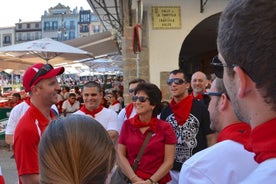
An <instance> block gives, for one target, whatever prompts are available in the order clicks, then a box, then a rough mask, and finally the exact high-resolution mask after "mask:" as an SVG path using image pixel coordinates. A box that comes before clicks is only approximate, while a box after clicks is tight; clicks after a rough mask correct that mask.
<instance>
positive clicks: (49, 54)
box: [0, 38, 93, 64]
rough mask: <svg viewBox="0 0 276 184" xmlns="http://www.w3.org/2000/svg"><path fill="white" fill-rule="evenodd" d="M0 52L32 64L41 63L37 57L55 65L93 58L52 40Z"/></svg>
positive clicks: (22, 45)
mask: <svg viewBox="0 0 276 184" xmlns="http://www.w3.org/2000/svg"><path fill="white" fill-rule="evenodd" d="M0 52H4V53H6V55H10V56H13V57H19V58H21V59H22V60H23V61H29V62H32V63H36V62H38V61H39V60H38V58H37V57H39V58H41V59H42V60H44V61H46V62H47V63H48V61H49V60H51V63H53V64H58V63H61V62H67V61H74V60H78V59H84V58H92V57H93V55H92V53H89V52H87V51H84V50H81V49H79V48H76V47H72V46H70V45H67V44H64V43H62V42H58V41H55V40H52V39H50V38H43V39H40V40H34V41H29V42H24V43H20V44H16V45H10V46H7V47H2V48H0Z"/></svg>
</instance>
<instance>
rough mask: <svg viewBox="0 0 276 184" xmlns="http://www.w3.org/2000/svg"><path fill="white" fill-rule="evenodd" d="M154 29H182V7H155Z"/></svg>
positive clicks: (153, 16)
mask: <svg viewBox="0 0 276 184" xmlns="http://www.w3.org/2000/svg"><path fill="white" fill-rule="evenodd" d="M152 29H181V11H180V6H153V7H152Z"/></svg>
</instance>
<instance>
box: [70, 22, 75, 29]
mask: <svg viewBox="0 0 276 184" xmlns="http://www.w3.org/2000/svg"><path fill="white" fill-rule="evenodd" d="M70 29H75V23H74V21H70Z"/></svg>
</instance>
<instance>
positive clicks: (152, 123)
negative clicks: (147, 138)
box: [129, 114, 157, 132]
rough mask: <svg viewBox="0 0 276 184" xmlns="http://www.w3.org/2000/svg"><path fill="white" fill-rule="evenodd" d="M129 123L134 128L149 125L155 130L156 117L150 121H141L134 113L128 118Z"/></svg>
mask: <svg viewBox="0 0 276 184" xmlns="http://www.w3.org/2000/svg"><path fill="white" fill-rule="evenodd" d="M129 121H130V123H131V124H132V125H133V126H135V127H136V128H143V127H147V126H149V127H150V128H151V129H152V130H153V131H154V132H155V131H156V122H157V117H154V118H151V120H150V122H142V121H140V119H139V115H138V114H136V115H135V116H134V117H133V118H131V119H129Z"/></svg>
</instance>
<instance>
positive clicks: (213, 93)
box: [202, 92, 230, 100]
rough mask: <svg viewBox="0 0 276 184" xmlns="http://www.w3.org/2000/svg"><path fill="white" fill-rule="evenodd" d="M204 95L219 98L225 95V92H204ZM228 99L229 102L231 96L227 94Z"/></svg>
mask: <svg viewBox="0 0 276 184" xmlns="http://www.w3.org/2000/svg"><path fill="white" fill-rule="evenodd" d="M202 94H203V95H208V96H218V97H221V95H222V94H223V92H203V93H202ZM225 95H226V97H227V99H228V100H230V98H229V96H228V94H227V93H225Z"/></svg>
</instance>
